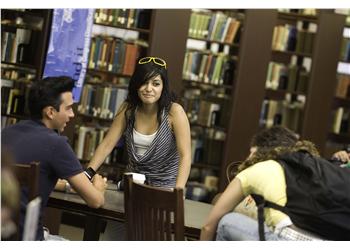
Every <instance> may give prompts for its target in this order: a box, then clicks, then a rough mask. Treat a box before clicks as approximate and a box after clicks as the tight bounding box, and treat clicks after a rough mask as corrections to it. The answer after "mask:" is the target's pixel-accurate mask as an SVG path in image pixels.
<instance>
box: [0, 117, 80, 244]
mask: <svg viewBox="0 0 350 250" xmlns="http://www.w3.org/2000/svg"><path fill="white" fill-rule="evenodd" d="M1 144H2V146H3V147H4V146H5V147H6V148H8V149H9V151H10V152H11V153H12V154H13V156H14V159H15V162H16V163H21V164H29V163H30V162H32V161H37V162H40V165H39V166H40V177H39V192H40V196H41V199H42V204H41V212H40V215H39V224H38V230H37V235H36V239H37V240H43V239H44V234H43V222H42V217H43V216H42V215H43V210H44V208H45V207H46V204H47V201H48V198H49V196H50V193H51V192H52V191H53V189H54V187H55V184H56V182H57V180H58V178H62V179H66V178H68V177H71V176H74V175H77V174H79V173H81V172H82V171H83V168H82V166H81V164H80V162H79V160H78V159H77V157H76V155H75V153H74V151H73V150H72V148H71V146H70V145H69V144H68V139H67V137H65V136H60V135H59V134H58V133H57V132H55V131H54V130H52V129H49V128H47V127H46V126H45V125H44V124H43V123H42V122H41V121H39V120H25V121H20V122H19V123H17V124H15V125H12V126H9V127H7V128H5V129H3V130H2V133H1ZM27 191H28V190H27V189H21V192H22V193H21V214H20V237H21V238H22V234H23V224H24V217H25V211H26V205H27V203H28V192H27Z"/></svg>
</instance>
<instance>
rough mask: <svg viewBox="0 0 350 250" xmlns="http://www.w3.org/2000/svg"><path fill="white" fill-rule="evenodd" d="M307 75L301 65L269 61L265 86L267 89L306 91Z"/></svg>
mask: <svg viewBox="0 0 350 250" xmlns="http://www.w3.org/2000/svg"><path fill="white" fill-rule="evenodd" d="M309 75H310V74H309V72H308V71H307V70H306V68H305V67H303V66H297V65H293V64H290V65H285V64H283V63H277V62H270V63H269V67H268V72H267V79H266V85H265V86H266V88H267V89H273V90H277V89H279V90H287V91H289V92H298V93H306V91H307V86H308V81H309Z"/></svg>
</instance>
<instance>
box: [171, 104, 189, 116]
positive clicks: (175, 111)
mask: <svg viewBox="0 0 350 250" xmlns="http://www.w3.org/2000/svg"><path fill="white" fill-rule="evenodd" d="M169 115H170V116H173V117H176V116H179V115H186V114H185V111H184V109H183V107H182V106H181V105H180V104H178V103H176V102H174V103H172V105H171V107H170V110H169Z"/></svg>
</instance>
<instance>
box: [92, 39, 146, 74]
mask: <svg viewBox="0 0 350 250" xmlns="http://www.w3.org/2000/svg"><path fill="white" fill-rule="evenodd" d="M136 43H137V42H136ZM136 43H135V41H134V42H127V41H124V40H122V39H120V38H115V37H106V36H95V37H92V39H91V46H90V55H89V63H88V68H90V69H95V70H104V71H109V72H114V73H118V74H123V75H132V73H133V72H134V69H135V64H136V60H137V58H138V57H139V53H140V46H139V45H138V44H136Z"/></svg>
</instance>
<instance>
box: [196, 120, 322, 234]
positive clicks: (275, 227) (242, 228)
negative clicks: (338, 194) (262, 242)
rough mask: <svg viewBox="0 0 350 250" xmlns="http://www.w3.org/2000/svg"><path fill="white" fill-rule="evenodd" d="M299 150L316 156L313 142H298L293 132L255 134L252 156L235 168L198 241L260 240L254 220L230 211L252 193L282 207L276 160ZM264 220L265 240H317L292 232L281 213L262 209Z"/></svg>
mask: <svg viewBox="0 0 350 250" xmlns="http://www.w3.org/2000/svg"><path fill="white" fill-rule="evenodd" d="M300 150H302V151H307V152H309V153H310V154H311V155H314V156H319V153H318V151H317V149H316V148H315V146H314V144H313V143H311V142H309V141H299V140H298V136H297V135H296V134H295V133H294V132H292V131H290V130H289V129H286V128H284V127H281V126H274V127H271V128H268V129H264V130H262V131H260V132H259V133H258V134H256V135H255V136H254V137H253V139H252V142H251V154H250V155H249V157H248V158H247V159H246V160H245V161H244V162H243V163H242V164H241V165H240V166H239V167H238V173H237V175H236V176H235V178H234V179H233V180H232V181H231V183H230V184H229V185H228V186H227V188H226V189H225V191H224V193H223V194H222V195H221V196H220V198H219V200H218V201H217V202H216V204H215V205H214V207H213V209H212V211H211V212H210V214H209V217H208V219H207V221H206V223H205V224H204V226H203V228H202V231H201V236H200V239H201V240H213V239H214V238H215V235H216V240H259V234H258V230H257V229H258V223H257V221H256V220H254V219H252V218H250V217H248V216H246V215H243V214H239V213H235V212H231V211H232V209H233V208H235V207H236V206H237V205H238V204H239V203H240V202H241V201H242V200H243V199H244V198H245V197H246V196H249V195H250V194H253V193H255V194H260V195H263V196H264V197H265V199H267V200H269V201H272V202H274V203H277V204H279V205H281V206H284V205H285V204H286V202H287V195H286V180H285V174H284V170H283V168H282V166H281V164H280V163H279V162H278V161H277V159H278V157H279V156H280V155H283V154H284V153H289V152H298V151H300ZM265 218H266V225H265V237H266V239H267V240H293V239H294V240H302V239H308V240H314V239H318V237H317V236H315V235H311V234H306V233H305V232H301V230H295V229H294V227H293V223H292V221H291V220H290V218H289V217H288V216H287V215H286V214H284V213H282V212H280V211H277V210H273V209H270V208H268V209H265ZM292 227H293V228H292ZM286 233H288V235H287V234H286ZM291 234H293V236H292V237H290V235H291ZM293 237H294V238H293Z"/></svg>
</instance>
